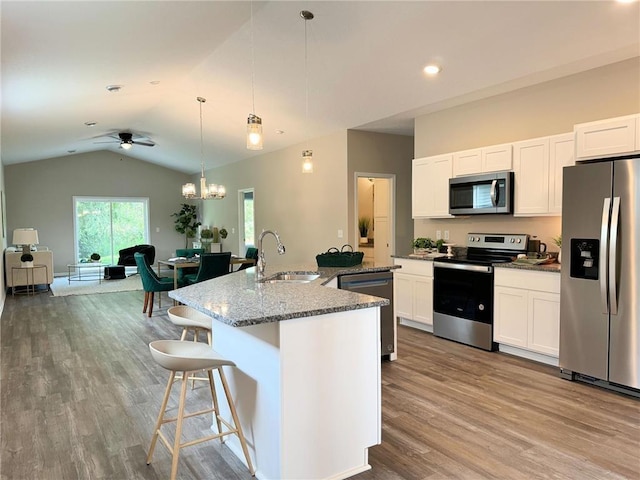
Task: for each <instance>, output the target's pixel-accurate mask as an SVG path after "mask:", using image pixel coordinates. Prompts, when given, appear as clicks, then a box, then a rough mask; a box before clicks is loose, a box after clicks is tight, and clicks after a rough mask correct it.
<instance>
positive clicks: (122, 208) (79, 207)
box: [73, 197, 149, 265]
mask: <svg viewBox="0 0 640 480" xmlns="http://www.w3.org/2000/svg"><path fill="white" fill-rule="evenodd" d="M73 211H74V221H75V252H76V260H77V261H81V260H86V259H88V258H89V257H90V256H91V254H92V253H98V254H99V255H100V257H101V261H102V262H103V263H109V264H113V265H115V264H116V263H118V251H120V250H121V249H123V248H127V247H133V246H134V245H140V244H147V243H149V199H148V198H105V197H73Z"/></svg>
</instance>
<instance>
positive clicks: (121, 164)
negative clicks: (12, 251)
mask: <svg viewBox="0 0 640 480" xmlns="http://www.w3.org/2000/svg"><path fill="white" fill-rule="evenodd" d="M4 175H5V184H6V190H5V192H6V201H7V205H6V209H7V218H6V225H7V234H8V235H9V238H8V242H9V244H10V242H11V238H10V237H11V232H13V229H14V228H19V227H33V228H36V229H37V230H38V238H39V239H40V242H41V243H42V244H43V245H46V246H47V247H49V249H50V250H51V251H53V262H54V271H55V272H56V273H57V274H61V273H66V272H67V267H66V265H67V264H69V263H75V259H74V245H73V196H75V195H85V196H104V197H127V196H133V197H148V198H149V216H150V236H151V238H150V243H151V244H153V245H155V247H156V256H157V257H158V258H168V257H170V256H171V255H172V254H173V252H174V251H175V249H176V248H181V247H182V246H184V237H183V235H181V234H179V233H177V232H176V231H175V230H174V220H175V219H174V218H173V217H171V214H172V213H174V212H177V211H178V210H180V204H181V203H183V202H185V200H184V198H182V195H181V186H182V184H183V183H186V182H187V181H189V179H190V178H191V176H190V175H186V174H184V173H181V172H177V171H175V170H170V169H168V168H164V167H159V166H157V165H153V164H150V163H147V162H143V161H140V160H136V159H133V158H131V157H127V156H125V155H122V154H118V153H113V152H109V151H100V152H93V153H87V154H76V155H69V156H65V157H60V158H51V159H46V160H40V161H37V162H29V163H21V164H15V165H7V166H5V167H4ZM156 228H158V229H159V230H160V231H159V232H156Z"/></svg>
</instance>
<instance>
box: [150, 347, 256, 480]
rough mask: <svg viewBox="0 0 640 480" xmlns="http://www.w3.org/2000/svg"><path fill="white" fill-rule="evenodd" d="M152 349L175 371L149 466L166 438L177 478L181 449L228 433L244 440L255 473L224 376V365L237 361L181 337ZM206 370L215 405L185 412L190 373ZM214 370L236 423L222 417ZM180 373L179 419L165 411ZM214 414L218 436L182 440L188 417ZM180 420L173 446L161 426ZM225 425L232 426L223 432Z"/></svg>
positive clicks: (151, 348) (246, 456) (163, 407)
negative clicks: (184, 423) (158, 444)
mask: <svg viewBox="0 0 640 480" xmlns="http://www.w3.org/2000/svg"><path fill="white" fill-rule="evenodd" d="M149 350H150V351H151V356H152V357H153V359H154V360H155V361H156V362H157V363H158V364H159V365H160V366H161V367H163V368H166V369H167V370H169V371H170V372H171V374H170V375H169V381H168V382H167V388H166V390H165V393H164V398H163V399H162V406H161V407H160V414H159V415H158V421H157V422H156V426H155V430H154V432H153V437H152V438H151V446H150V447H149V454H148V455H147V465H149V464H150V463H151V457H152V456H153V450H154V449H155V446H156V441H157V440H158V437H160V439H161V440H162V442H163V443H164V445H165V446H166V447H167V448H168V449H169V452H171V455H172V456H173V461H172V463H171V480H175V478H176V474H177V472H178V457H179V455H180V449H181V448H184V447H188V446H191V445H196V444H198V443H202V442H206V441H208V440H214V439H216V438H220V441H221V442H222V440H223V437H224V436H226V435H231V434H235V435H237V436H238V439H239V440H240V444H241V445H242V451H243V452H244V457H245V459H246V461H247V466H248V468H249V472H250V473H251V475H252V476H253V475H255V470H254V468H253V465H252V464H251V458H250V457H249V450H248V449H247V442H246V441H245V438H244V434H243V433H242V427H241V426H240V422H239V421H238V414H237V412H236V407H235V405H234V404H233V399H232V398H231V392H230V391H229V386H228V384H227V379H226V377H225V375H224V371H223V370H222V367H223V366H224V365H227V366H230V367H235V365H236V364H235V363H233V362H232V361H231V360H227V359H226V358H224V357H222V356H221V355H220V354H218V353H217V352H216V351H214V350H213V349H212V348H211V347H210V346H209V345H206V344H204V343H199V342H198V343H194V342H183V341H181V340H157V341H155V342H151V343H150V344H149ZM199 370H205V371H206V372H207V377H208V378H209V388H210V390H211V399H212V401H213V408H209V409H207V410H201V411H198V412H195V413H189V414H185V398H186V395H187V382H188V377H189V374H190V373H193V372H196V371H199ZM213 370H217V371H218V375H219V376H220V382H221V383H222V388H223V389H224V394H225V396H226V398H227V403H228V404H229V410H230V411H231V417H232V419H233V425H232V424H230V423H228V422H227V421H226V420H225V419H224V418H222V417H221V416H220V413H219V412H220V411H219V409H218V399H217V396H216V388H215V385H214V382H213ZM176 372H182V387H181V389H180V403H179V405H178V416H177V417H176V418H167V419H165V418H164V414H165V411H166V409H167V403H168V402H169V395H170V394H171V387H172V386H173V382H174V379H175V376H176ZM212 412H213V413H214V414H215V418H216V424H217V426H218V433H217V434H214V435H208V436H206V437H202V438H199V439H197V440H191V441H189V442H185V443H180V439H181V436H182V422H183V420H184V419H185V418H190V417H195V416H198V415H204V414H206V413H212ZM171 422H177V423H176V434H175V439H174V442H173V446H171V444H170V442H169V440H168V439H167V438H166V437H165V436H164V434H163V433H162V432H161V431H160V428H161V427H162V425H164V424H165V423H171ZM222 424H224V426H225V427H226V428H227V429H228V430H226V431H224V432H223V431H222Z"/></svg>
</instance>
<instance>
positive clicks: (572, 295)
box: [560, 156, 640, 395]
mask: <svg viewBox="0 0 640 480" xmlns="http://www.w3.org/2000/svg"><path fill="white" fill-rule="evenodd" d="M563 179H564V180H563V200H562V274H561V275H562V282H561V291H560V369H561V375H562V376H563V377H564V378H569V379H572V380H582V381H587V382H590V383H594V384H598V385H602V386H605V387H609V388H613V389H616V390H619V389H620V388H622V389H623V391H625V392H626V393H630V394H632V395H639V394H640V390H638V389H640V156H630V157H621V158H618V159H603V160H599V161H594V162H589V163H583V164H578V165H576V166H574V167H567V168H565V169H564V171H563ZM629 389H633V390H629Z"/></svg>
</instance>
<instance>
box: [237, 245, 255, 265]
mask: <svg viewBox="0 0 640 480" xmlns="http://www.w3.org/2000/svg"><path fill="white" fill-rule="evenodd" d="M244 258H252V259H253V260H255V263H257V262H258V249H257V248H255V247H249V248H247V253H245V254H244ZM255 263H254V265H255ZM249 267H253V265H251V264H250V263H243V264H242V265H240V267H239V268H238V270H244V269H245V268H249Z"/></svg>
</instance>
